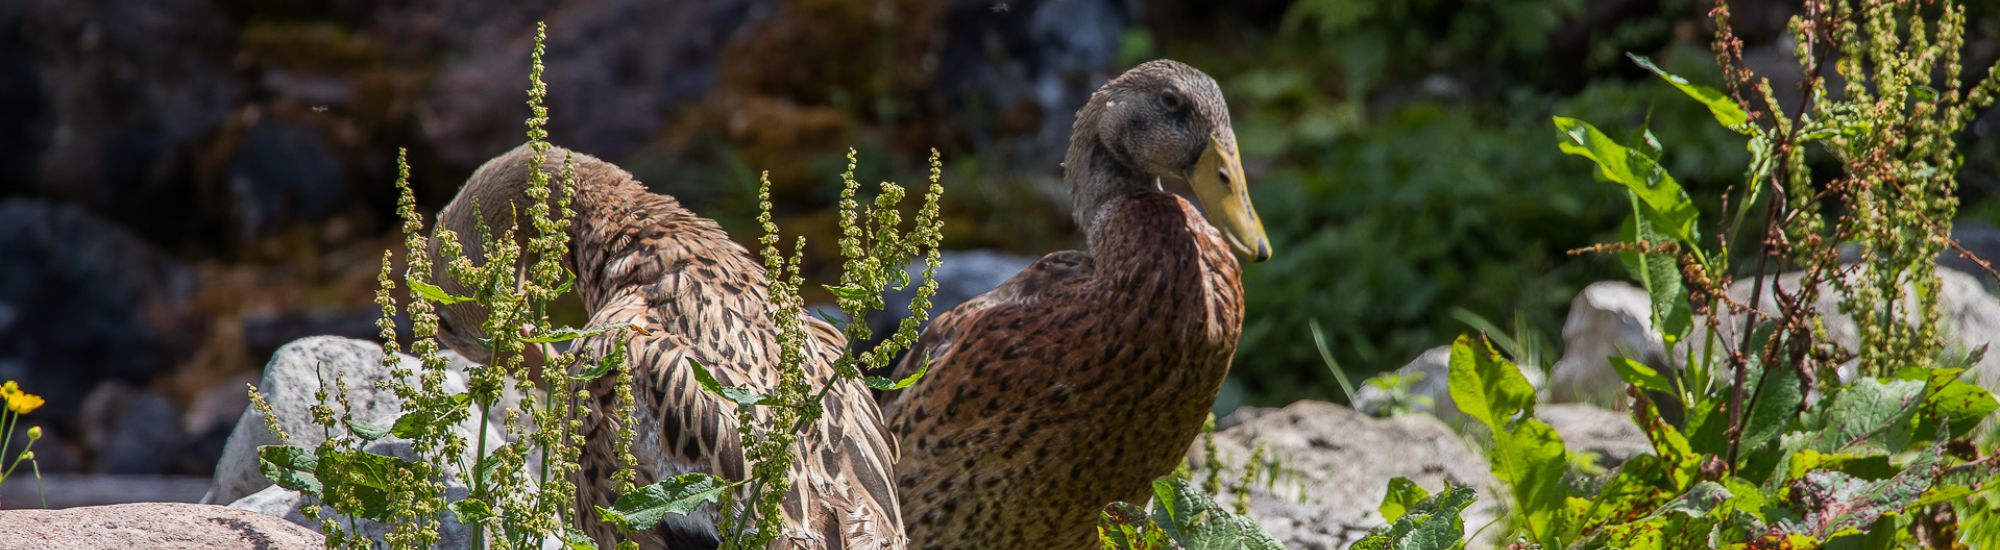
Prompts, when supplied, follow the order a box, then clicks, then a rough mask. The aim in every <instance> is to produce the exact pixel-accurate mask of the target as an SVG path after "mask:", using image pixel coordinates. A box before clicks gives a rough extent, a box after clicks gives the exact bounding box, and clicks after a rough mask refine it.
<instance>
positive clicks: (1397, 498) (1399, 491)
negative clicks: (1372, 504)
mask: <svg viewBox="0 0 2000 550" xmlns="http://www.w3.org/2000/svg"><path fill="white" fill-rule="evenodd" d="M1478 499H1479V494H1478V493H1477V492H1474V491H1473V490H1472V488H1471V487H1456V486H1447V487H1446V488H1445V490H1444V492H1441V493H1438V494H1435V495H1433V494H1430V493H1429V492H1428V491H1425V490H1424V488H1423V487H1418V486H1417V484H1416V483H1415V482H1412V481H1410V480H1409V479H1407V478H1401V477H1398V478H1393V479H1390V480H1389V492H1388V494H1386V495H1383V497H1382V506H1381V507H1380V509H1381V511H1382V520H1383V521H1386V522H1389V524H1388V525H1384V526H1382V527H1377V528H1375V529H1374V530H1372V531H1369V533H1368V536H1366V537H1363V538H1362V539H1361V540H1359V541H1355V543H1354V545H1353V546H1349V547H1348V548H1349V549H1350V550H1452V549H1456V548H1464V547H1465V543H1464V542H1463V541H1461V540H1460V539H1462V538H1463V537H1464V536H1465V520H1464V519H1462V518H1460V517H1459V513H1461V512H1463V511H1465V507H1466V506H1470V505H1472V501H1474V500H1478Z"/></svg>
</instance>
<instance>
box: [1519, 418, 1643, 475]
mask: <svg viewBox="0 0 2000 550" xmlns="http://www.w3.org/2000/svg"><path fill="white" fill-rule="evenodd" d="M1535 418H1538V419H1540V420H1541V421H1542V422H1546V423H1548V425H1549V427H1550V428H1555V430H1556V435H1560V436H1562V439H1563V446H1564V447H1567V448H1568V449H1569V452H1571V453H1590V454H1594V455H1597V461H1596V462H1597V465H1598V466H1601V467H1604V468H1607V469H1609V468H1615V467H1617V466H1618V465H1620V464H1624V463H1625V461H1627V460H1631V459H1632V457H1634V456H1638V455H1642V454H1647V453H1651V452H1653V445H1652V442H1650V441H1648V440H1647V439H1646V432H1643V431H1640V430H1639V426H1638V425H1636V424H1633V423H1632V417H1630V416H1627V415H1626V414H1625V413H1621V412H1616V411H1611V410H1607V409H1603V408H1600V407H1597V406H1593V405H1586V404H1582V403H1545V404H1542V405H1539V406H1536V407H1535Z"/></svg>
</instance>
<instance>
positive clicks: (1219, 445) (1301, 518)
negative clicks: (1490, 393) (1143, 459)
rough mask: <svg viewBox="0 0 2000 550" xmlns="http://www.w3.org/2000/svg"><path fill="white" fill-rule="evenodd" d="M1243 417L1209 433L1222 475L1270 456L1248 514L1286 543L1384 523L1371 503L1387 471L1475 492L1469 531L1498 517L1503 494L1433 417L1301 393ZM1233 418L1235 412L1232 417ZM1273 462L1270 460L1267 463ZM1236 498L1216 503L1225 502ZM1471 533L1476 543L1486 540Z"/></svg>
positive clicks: (1355, 534) (1474, 453) (1230, 477)
mask: <svg viewBox="0 0 2000 550" xmlns="http://www.w3.org/2000/svg"><path fill="white" fill-rule="evenodd" d="M1238 414H1239V415H1248V416H1251V418H1250V419H1249V420H1243V421H1237V422H1229V423H1230V424H1232V425H1233V426H1232V427H1230V428H1228V429H1224V430H1220V431H1218V432H1216V433H1215V447H1216V453H1217V455H1218V460H1217V461H1216V462H1217V463H1218V464H1221V465H1222V466H1224V467H1223V468H1222V473H1221V478H1222V480H1223V485H1224V487H1225V488H1227V487H1228V486H1229V485H1231V484H1232V483H1233V482H1234V481H1235V480H1237V479H1238V478H1240V477H1241V476H1242V473H1243V466H1244V465H1245V464H1246V463H1247V462H1248V461H1249V460H1248V459H1249V456H1250V454H1251V452H1252V450H1253V449H1255V448H1256V447H1257V446H1259V445H1262V446H1264V448H1265V451H1264V457H1265V459H1266V460H1267V461H1269V463H1275V465H1276V466H1275V467H1276V468H1277V471H1278V476H1277V479H1276V482H1275V483H1272V484H1269V485H1266V484H1263V483H1259V484H1255V485H1253V487H1252V489H1251V493H1250V517H1252V518H1254V519H1256V520H1257V521H1258V522H1259V523H1261V524H1263V526H1264V528H1265V529H1266V530H1267V531H1269V532H1270V533H1271V534H1272V535H1273V536H1276V537H1277V538H1278V540H1280V541H1282V542H1284V543H1285V547H1286V548H1294V549H1337V548H1346V547H1347V546H1348V545H1350V544H1353V542H1354V541H1355V540H1358V539H1360V538H1361V536H1363V535H1365V534H1367V532H1368V529H1369V528H1372V527H1375V526H1378V525H1382V523H1383V522H1382V517H1381V514H1380V513H1378V512H1376V510H1375V509H1376V507H1377V505H1378V504H1380V503H1381V502H1382V496H1383V495H1384V494H1385V493H1387V487H1388V483H1389V479H1390V478H1392V477H1396V476H1402V477H1407V478H1409V479H1410V480H1411V481H1415V482H1416V483H1417V484H1418V485H1420V486H1423V487H1424V488H1425V489H1427V490H1430V491H1433V492H1435V491H1438V490H1441V489H1443V487H1444V485H1445V483H1446V482H1447V481H1448V482H1451V483H1455V484H1460V485H1467V486H1470V487H1473V488H1474V489H1476V490H1478V491H1479V501H1478V502H1476V503H1474V504H1473V505H1472V507H1470V508H1467V509H1466V511H1465V513H1464V518H1465V523H1466V526H1467V531H1468V532H1470V531H1472V530H1474V529H1477V528H1478V526H1480V525H1485V524H1486V522H1487V521H1489V520H1492V519H1493V518H1495V517H1497V515H1498V513H1499V510H1500V502H1501V500H1500V499H1501V497H1500V494H1499V493H1497V492H1495V490H1494V487H1496V486H1497V482H1496V481H1495V480H1494V479H1493V476H1492V475H1491V474H1489V473H1488V470H1487V466H1486V460H1485V458H1483V457H1482V455H1480V454H1479V451H1478V450H1476V449H1473V448H1471V447H1469V446H1467V445H1466V443H1465V440H1463V439H1461V438H1460V437H1459V436H1458V434H1456V433H1454V432H1452V430H1451V428H1448V427H1446V426H1445V425H1444V424H1443V423H1441V422H1439V421H1438V420H1437V419H1435V418H1431V417H1429V416H1423V415H1403V416H1396V417H1390V418H1374V417H1370V416H1368V415H1366V414H1362V413H1361V412H1359V411H1355V410H1352V409H1348V408H1346V407H1342V406H1339V405H1334V404H1331V403H1321V402H1313V401H1300V402H1297V403H1293V404H1291V405H1289V406H1286V407H1285V408H1283V409H1279V410H1261V411H1259V410H1251V409H1245V410H1244V411H1242V412H1239V413H1238ZM1232 416H1235V415H1232ZM1202 446H1203V443H1202V441H1201V440H1199V439H1197V440H1196V441H1195V444H1194V448H1193V449H1191V450H1190V451H1189V456H1188V458H1189V461H1190V464H1192V465H1194V468H1195V472H1196V475H1197V476H1198V477H1199V476H1201V475H1202V472H1204V471H1205V469H1206V466H1205V465H1206V464H1207V463H1208V457H1206V456H1204V455H1205V454H1206V452H1205V451H1204V450H1203V449H1202ZM1268 467H1270V466H1267V468H1268ZM1234 498H1235V497H1234V496H1231V495H1223V496H1222V497H1221V498H1219V499H1218V502H1221V503H1224V504H1225V505H1228V504H1229V503H1232V502H1234ZM1487 546H1488V545H1486V544H1485V543H1484V542H1480V541H1475V542H1474V543H1473V544H1472V547H1474V548H1484V547H1487Z"/></svg>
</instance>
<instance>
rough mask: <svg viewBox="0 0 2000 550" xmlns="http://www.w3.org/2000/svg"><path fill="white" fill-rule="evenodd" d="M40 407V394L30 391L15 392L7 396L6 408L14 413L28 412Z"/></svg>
mask: <svg viewBox="0 0 2000 550" xmlns="http://www.w3.org/2000/svg"><path fill="white" fill-rule="evenodd" d="M41 407H42V396H39V395H35V394H32V393H16V394H14V395H10V396H7V410H11V411H14V414H28V413H29V412H32V411H34V410H35V409H39V408H41Z"/></svg>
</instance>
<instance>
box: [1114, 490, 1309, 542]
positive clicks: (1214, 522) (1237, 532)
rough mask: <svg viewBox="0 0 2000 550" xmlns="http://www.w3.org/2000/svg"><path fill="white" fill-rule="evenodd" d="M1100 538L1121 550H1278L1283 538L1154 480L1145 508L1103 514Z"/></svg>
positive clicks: (1118, 507)
mask: <svg viewBox="0 0 2000 550" xmlns="http://www.w3.org/2000/svg"><path fill="white" fill-rule="evenodd" d="M1097 537H1098V539H1099V541H1100V542H1102V543H1103V544H1104V547H1105V548H1107V549H1115V550H1165V549H1184V550H1277V549H1280V548H1284V545H1282V544H1280V543H1279V542H1278V541H1277V539H1274V538H1271V535H1269V534H1267V533H1265V532H1264V530H1263V529H1262V528H1260V527H1258V526H1257V522H1255V521H1252V520H1250V518H1246V517H1243V516H1241V515H1238V514H1235V513H1231V512H1230V511H1229V510H1226V509H1224V508H1222V506H1220V505H1218V504H1216V503H1215V501H1214V500H1211V499H1210V498H1209V497H1208V495H1207V494H1205V493H1203V492H1202V491H1201V490H1200V489H1198V488H1195V487H1192V486H1189V485H1188V484H1187V483H1186V482H1184V481H1182V480H1180V479H1176V478H1173V477H1162V478H1159V479H1156V480H1153V500H1152V503H1150V504H1149V505H1147V506H1146V507H1145V508H1144V509H1141V508H1139V507H1136V506H1133V505H1131V504H1127V503H1123V502H1114V503H1112V504H1111V505H1109V506H1105V507H1104V511H1102V512H1100V513H1099V514H1098V519H1097Z"/></svg>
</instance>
